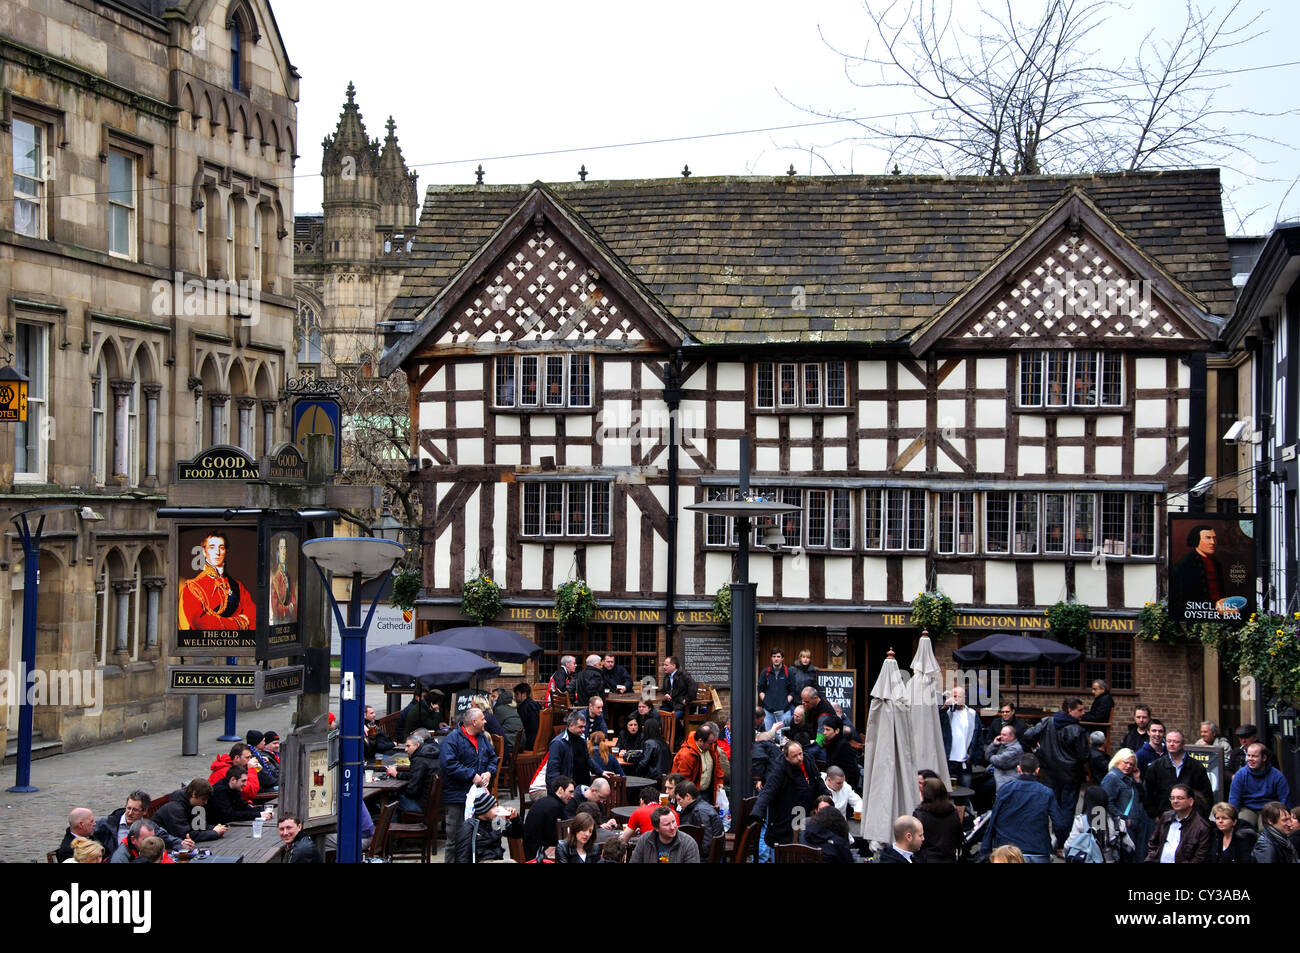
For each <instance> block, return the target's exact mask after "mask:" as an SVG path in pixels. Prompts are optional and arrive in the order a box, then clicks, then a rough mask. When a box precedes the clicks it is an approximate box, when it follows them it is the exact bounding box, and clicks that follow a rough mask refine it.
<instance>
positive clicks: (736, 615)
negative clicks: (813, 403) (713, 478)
mask: <svg viewBox="0 0 1300 953" xmlns="http://www.w3.org/2000/svg"><path fill="white" fill-rule="evenodd" d="M738 495H739V496H740V499H738V500H719V501H717V502H713V503H696V504H694V505H692V506H686V507H683V509H687V510H694V511H695V512H697V513H705V514H707V515H709V516H729V517H732V518H733V519H735V520H736V532H737V534H738V536H739V544H740V546H739V552H738V553H737V557H736V581H735V582H733V583H732V584H731V725H732V732H731V788H732V791H733V792H735V794H734V797H733V799H732V800H733V802H739V801H741V800H743V799H744V798H747V797H749V796H751V795H752V794H753V793H754V780H753V778H752V777H751V776H750V764H751V762H752V755H753V750H754V705H755V703H756V702H757V700H758V687H757V680H758V673H757V671H756V670H755V666H756V663H757V654H756V653H757V651H758V647H757V641H758V600H757V588H758V587H757V586H756V585H755V584H754V583H752V582H750V581H749V531H750V528H749V521H750V520H751V519H759V518H762V517H765V516H768V517H770V516H779V515H781V514H782V513H790V512H793V511H795V510H797V509H799V507H797V506H792V505H791V504H789V503H772V502H768V501H767V500H760V499H752V498H750V496H749V435H748V434H746V435H745V436H742V437H741V438H740V473H739V485H738Z"/></svg>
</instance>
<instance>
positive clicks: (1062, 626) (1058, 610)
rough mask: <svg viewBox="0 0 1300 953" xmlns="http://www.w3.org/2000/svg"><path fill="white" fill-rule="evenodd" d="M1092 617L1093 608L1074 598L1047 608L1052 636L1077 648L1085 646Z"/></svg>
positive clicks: (1048, 623)
mask: <svg viewBox="0 0 1300 953" xmlns="http://www.w3.org/2000/svg"><path fill="white" fill-rule="evenodd" d="M1091 619H1092V610H1091V609H1089V608H1088V607H1087V606H1086V605H1084V604H1083V603H1082V602H1075V601H1073V600H1070V601H1068V602H1065V601H1062V602H1058V603H1057V604H1056V605H1054V606H1052V607H1051V608H1050V609H1048V610H1047V625H1048V628H1049V629H1050V630H1051V633H1050V634H1051V636H1052V638H1054V639H1056V640H1057V641H1058V642H1064V643H1065V644H1066V645H1070V646H1073V647H1074V648H1076V649H1081V648H1083V646H1084V641H1085V640H1086V639H1087V637H1088V623H1089V621H1090V620H1091Z"/></svg>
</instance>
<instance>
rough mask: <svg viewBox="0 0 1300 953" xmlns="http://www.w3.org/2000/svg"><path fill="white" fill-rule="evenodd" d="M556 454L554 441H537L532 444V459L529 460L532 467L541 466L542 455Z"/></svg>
mask: <svg viewBox="0 0 1300 953" xmlns="http://www.w3.org/2000/svg"><path fill="white" fill-rule="evenodd" d="M553 456H555V444H553V443H535V444H533V446H532V459H531V460H529V461H528V464H527V465H528V466H530V467H540V466H541V465H542V457H553Z"/></svg>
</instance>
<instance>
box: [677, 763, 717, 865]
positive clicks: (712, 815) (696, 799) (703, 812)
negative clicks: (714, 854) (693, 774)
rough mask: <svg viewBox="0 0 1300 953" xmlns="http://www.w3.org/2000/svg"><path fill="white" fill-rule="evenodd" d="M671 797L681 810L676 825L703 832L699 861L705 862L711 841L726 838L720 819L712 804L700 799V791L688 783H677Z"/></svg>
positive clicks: (711, 844)
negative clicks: (699, 829)
mask: <svg viewBox="0 0 1300 953" xmlns="http://www.w3.org/2000/svg"><path fill="white" fill-rule="evenodd" d="M673 796H674V797H675V798H677V805H678V807H679V808H681V811H680V816H679V817H678V818H677V822H678V824H694V825H696V826H697V827H700V828H702V829H703V830H704V837H703V839H702V840H701V841H700V859H701V860H705V861H707V860H708V858H709V848H711V847H712V846H713V839H714V838H715V837H725V836H726V833H725V832H724V831H723V829H722V818H720V817H719V816H718V812H717V810H716V809H715V808H714V806H713V805H712V804H710V803H709V802H708V801H705V800H703V799H702V798H701V797H700V789H699V788H697V787H696V786H695V785H694V784H692V783H691V782H690V781H682V782H680V783H678V785H677V786H676V787H675V788H673Z"/></svg>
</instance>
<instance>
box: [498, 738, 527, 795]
mask: <svg viewBox="0 0 1300 953" xmlns="http://www.w3.org/2000/svg"><path fill="white" fill-rule="evenodd" d="M523 747H524V730H523V729H522V728H520V729H519V730H518V731H517V732H515V737H514V740H513V741H512V742H511V744H510V745H508V746H507V749H506V750H507V754H506V756H505V757H504V758H501V759H498V761H497V776H498V777H499V778H500V779H501V783H502V784H504V785H505V786H506V792H507V793H509V792H511V791H513V790H514V789H515V759H516V758H518V757H519V754H520V752H521V751H522V750H523Z"/></svg>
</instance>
